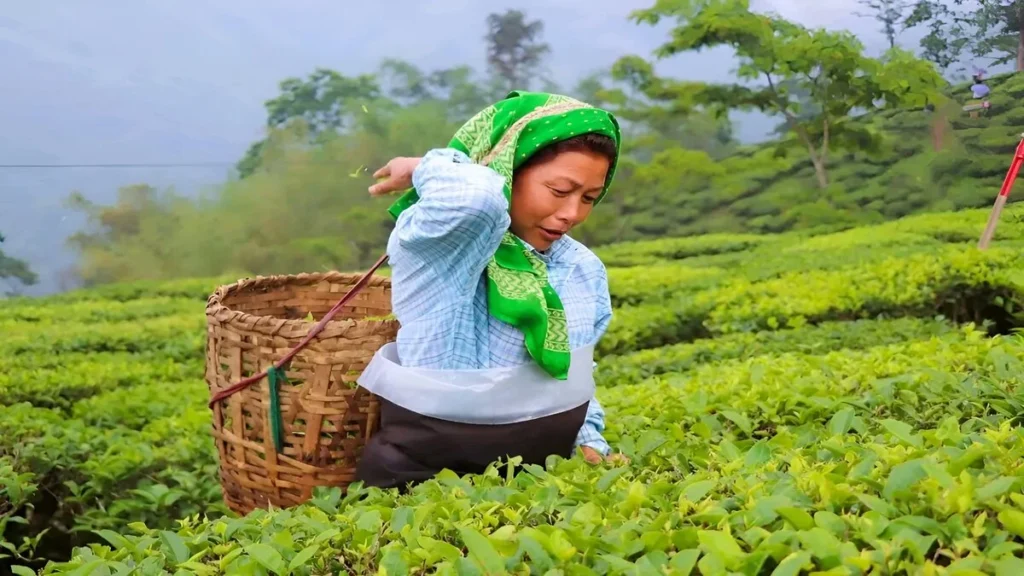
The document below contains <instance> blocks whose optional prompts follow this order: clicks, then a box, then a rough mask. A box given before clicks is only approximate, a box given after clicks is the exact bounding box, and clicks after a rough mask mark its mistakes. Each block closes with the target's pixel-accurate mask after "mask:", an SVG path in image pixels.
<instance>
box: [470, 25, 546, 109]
mask: <svg viewBox="0 0 1024 576" xmlns="http://www.w3.org/2000/svg"><path fill="white" fill-rule="evenodd" d="M543 32H544V23H543V22H541V21H540V20H534V21H532V22H527V21H526V15H525V14H524V13H523V12H522V11H520V10H507V11H505V13H504V14H490V15H489V16H487V34H486V35H485V36H484V39H485V40H486V41H487V63H488V64H489V65H490V66H491V68H492V70H493V71H494V73H495V74H496V75H497V77H498V78H500V79H502V80H503V81H504V88H505V91H506V92H508V91H510V90H525V89H529V87H530V80H531V79H532V77H533V75H534V74H535V73H537V72H538V71H539V69H540V66H541V63H542V62H543V60H544V57H545V56H546V55H547V54H548V53H549V52H550V51H551V48H550V47H549V46H548V45H547V43H545V42H542V41H541V40H540V37H541V35H542V34H543Z"/></svg>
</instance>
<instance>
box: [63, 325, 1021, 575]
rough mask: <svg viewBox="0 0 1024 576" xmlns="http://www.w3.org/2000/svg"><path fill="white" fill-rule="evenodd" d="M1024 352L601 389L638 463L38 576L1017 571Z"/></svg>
mask: <svg viewBox="0 0 1024 576" xmlns="http://www.w3.org/2000/svg"><path fill="white" fill-rule="evenodd" d="M1021 357H1024V340H1022V339H1021V338H1020V337H1000V338H995V339H990V338H987V337H985V336H984V335H982V334H980V333H974V334H973V335H972V336H970V337H968V338H963V337H962V336H961V335H959V334H957V333H951V334H949V335H947V336H945V337H935V338H931V339H928V340H922V341H915V342H909V343H900V344H890V345H884V346H875V347H872V348H867V349H864V350H841V351H834V352H830V353H827V354H823V355H806V354H800V353H780V354H769V355H766V356H762V357H757V358H748V359H737V360H733V361H727V362H722V363H719V364H716V365H714V366H708V367H702V368H698V369H696V370H694V371H691V372H689V373H686V374H677V375H675V374H663V375H661V376H658V377H656V378H654V379H652V380H648V381H644V382H641V383H638V384H631V385H624V386H617V387H614V388H610V389H607V390H606V393H605V395H604V397H603V400H604V401H605V403H606V405H607V407H608V409H609V411H610V412H611V413H612V414H614V415H615V417H614V418H612V419H611V422H610V428H611V432H610V434H609V435H610V437H611V438H612V439H613V442H614V443H615V444H616V445H617V446H618V447H620V448H622V449H623V451H624V452H625V453H626V454H628V455H629V456H631V458H632V461H631V462H630V463H629V464H628V465H623V466H613V465H605V466H600V467H594V466H590V465H587V464H585V463H583V462H582V461H580V460H579V459H573V460H561V459H559V458H551V459H550V460H549V463H548V466H547V467H544V468H542V467H539V466H527V467H526V469H525V472H524V473H522V474H519V475H513V474H512V470H511V469H510V468H507V467H506V466H504V465H495V466H493V467H492V468H491V469H490V470H489V471H488V472H487V473H485V474H483V475H480V476H475V477H466V478H459V477H456V476H455V475H453V474H449V473H444V474H441V475H440V477H439V478H437V479H435V480H432V481H430V482H427V483H426V484H424V485H421V486H419V487H417V488H415V489H413V490H412V491H410V492H409V493H408V494H405V495H398V494H397V493H395V492H391V491H381V490H377V489H361V488H360V487H358V486H356V487H353V489H351V490H349V492H348V493H347V494H346V495H344V496H343V495H342V494H341V493H340V491H338V490H325V491H321V493H320V494H319V495H318V497H317V499H316V500H314V501H312V502H310V503H308V504H306V505H303V506H299V507H296V508H293V509H289V510H282V511H273V512H266V511H261V512H256V513H254V514H251V515H250V516H248V517H246V518H242V519H236V518H221V519H213V520H203V519H201V518H199V517H197V516H193V517H189V518H183V519H182V522H181V526H180V527H177V528H174V529H167V528H163V529H158V528H151V527H149V526H146V525H142V524H134V525H132V526H131V527H130V528H129V529H128V530H124V531H121V532H116V531H105V532H103V533H102V536H103V538H104V539H105V540H106V542H107V544H106V545H102V546H94V547H92V548H89V549H86V548H82V549H79V550H78V551H77V552H76V554H75V557H74V558H73V559H72V560H71V561H70V562H67V563H53V564H51V565H49V566H48V567H47V568H46V569H45V570H44V571H43V573H44V574H71V573H92V572H93V571H97V570H104V571H107V572H109V573H112V574H113V573H129V572H130V571H133V570H134V572H135V573H139V574H160V573H173V572H175V571H183V572H182V573H184V572H189V573H194V574H323V573H350V574H451V575H456V574H499V573H518V574H527V573H536V574H545V573H563V574H580V575H583V574H586V575H591V574H644V575H646V574H652V575H653V574H683V575H685V574H697V573H699V574H704V575H726V574H742V575H748V576H754V575H762V574H764V575H767V574H775V575H792V576H796V575H798V574H829V575H850V576H853V575H866V574H935V575H953V574H990V575H998V576H1002V575H1010V574H1016V573H1021V572H1020V571H1021V570H1024V560H1021V557H1020V551H1021V550H1022V548H1024V544H1022V542H1024V497H1022V496H1021V488H1022V487H1024V464H1022V460H1021V456H1022V455H1024V432H1022V430H1021V429H1020V428H1019V427H1017V426H1014V425H1013V419H1014V418H1015V417H1019V414H1021V413H1022V410H1024V395H1022V393H1021V390H1020V385H1021V375H1022V374H1024V364H1022V362H1021V359H1020V358H1021ZM652 405H657V406H658V410H654V411H652V410H649V408H648V407H649V406H652ZM553 570H554V571H557V572H552V571H553Z"/></svg>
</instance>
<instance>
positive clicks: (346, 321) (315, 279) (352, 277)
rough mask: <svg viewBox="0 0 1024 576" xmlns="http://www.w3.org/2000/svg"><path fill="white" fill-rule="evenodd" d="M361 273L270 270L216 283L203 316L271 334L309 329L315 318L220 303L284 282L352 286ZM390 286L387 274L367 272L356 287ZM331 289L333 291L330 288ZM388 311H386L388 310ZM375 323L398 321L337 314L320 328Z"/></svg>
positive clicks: (340, 294) (388, 324)
mask: <svg viewBox="0 0 1024 576" xmlns="http://www.w3.org/2000/svg"><path fill="white" fill-rule="evenodd" d="M362 277H363V274H357V273H349V272H302V273H298V274H274V275H268V276H253V277H249V278H242V279H239V280H238V281H236V282H233V283H231V284H225V285H222V286H219V287H218V288H217V289H216V290H215V291H214V292H213V293H212V294H210V296H209V298H208V299H207V302H206V316H208V317H211V318H215V319H216V320H217V321H218V322H221V323H223V324H233V323H238V324H240V325H245V326H246V327H248V328H249V329H250V330H257V331H259V332H263V333H266V334H268V335H273V334H275V333H277V332H279V331H280V330H281V329H282V328H285V327H293V328H299V329H301V328H303V327H308V328H309V329H312V328H313V327H314V326H316V324H317V321H316V320H314V321H309V320H306V319H305V318H281V317H278V316H272V315H271V316H268V315H259V314H251V313H249V312H245V311H242V310H238V309H236V308H232V307H231V306H229V305H227V304H225V303H224V301H225V300H227V299H228V298H230V297H231V296H234V295H237V294H241V293H243V292H254V291H259V290H263V291H266V292H272V291H273V290H274V289H278V288H283V287H287V286H315V285H317V284H322V283H329V284H348V285H351V286H354V285H355V284H356V283H357V282H359V279H360V278H362ZM380 287H383V288H386V289H390V288H391V278H389V277H387V276H378V275H371V276H370V278H369V279H368V280H367V282H366V284H365V285H364V286H363V287H362V288H361V289H360V290H359V291H358V292H362V291H363V290H365V289H367V288H380ZM332 293H333V292H332ZM337 294H338V299H341V298H342V297H343V296H344V295H345V292H338V293H337ZM349 305H350V306H353V307H358V306H359V304H358V303H350V304H349ZM390 313H391V312H390V311H389V312H388V314H390ZM374 324H376V325H378V326H380V328H382V329H390V328H392V327H394V326H396V325H397V324H398V320H397V319H383V318H382V319H376V320H367V319H364V318H339V317H334V318H331V320H330V321H328V323H327V325H326V326H325V327H324V329H325V330H326V329H328V328H331V329H332V332H335V331H337V330H338V329H342V330H343V329H344V328H349V327H356V326H360V327H366V326H368V325H369V326H372V325H374Z"/></svg>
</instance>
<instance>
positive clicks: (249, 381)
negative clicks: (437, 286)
mask: <svg viewBox="0 0 1024 576" xmlns="http://www.w3.org/2000/svg"><path fill="white" fill-rule="evenodd" d="M387 259H388V255H387V254H383V255H381V257H380V258H378V259H377V262H376V263H375V264H374V265H373V266H372V267H371V268H370V269H369V270H367V272H366V273H365V274H363V277H362V278H360V279H359V281H358V282H356V283H355V285H354V286H352V288H350V289H349V291H348V292H347V293H345V295H344V296H342V297H341V300H339V301H338V303H337V304H335V305H334V307H333V308H331V309H330V310H329V311H328V312H327V314H325V315H324V317H323V318H321V319H320V322H317V324H316V326H314V327H313V329H312V330H310V331H309V334H306V337H305V338H303V339H302V341H301V342H299V343H298V344H297V345H296V346H295V348H292V349H291V351H290V352H288V353H287V354H285V356H284V358H281V359H280V360H278V361H277V362H275V363H274V365H273V368H275V369H277V370H280V369H281V368H282V367H283V366H285V365H287V364H288V363H289V362H291V360H292V358H294V357H295V355H296V354H298V353H299V351H300V350H302V349H303V348H305V347H306V345H307V344H309V343H310V341H312V340H313V338H315V337H316V335H317V334H319V333H320V331H321V330H323V329H324V327H325V326H327V323H328V322H330V321H331V319H332V318H334V315H335V314H337V313H338V311H339V310H341V308H342V307H343V306H345V304H348V301H349V300H351V299H352V297H353V296H355V295H356V294H357V293H359V291H360V290H362V289H363V288H365V287H366V283H367V282H369V280H370V276H373V273H374V272H376V271H377V269H378V268H380V267H381V265H383V264H384V262H386V261H387ZM267 372H268V370H264V371H263V372H260V373H259V374H256V375H254V376H250V377H248V378H246V379H245V380H242V381H241V382H239V383H237V384H233V385H231V386H229V387H227V388H225V389H223V390H221V391H220V392H218V393H216V394H214V395H213V398H212V399H211V400H210V403H209V404H207V406H209V407H210V408H213V405H214V404H216V403H217V402H220V401H221V400H223V399H225V398H227V397H228V396H231V395H232V394H234V393H235V392H238V391H239V390H242V389H243V388H248V387H249V386H252V385H253V384H255V383H256V382H259V381H260V379H262V378H263V377H264V376H266V375H267ZM279 373H280V372H279Z"/></svg>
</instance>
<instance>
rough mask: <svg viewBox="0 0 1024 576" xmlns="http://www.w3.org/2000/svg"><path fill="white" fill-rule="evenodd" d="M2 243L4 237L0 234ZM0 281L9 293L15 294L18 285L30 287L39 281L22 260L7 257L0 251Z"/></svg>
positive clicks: (0, 242)
mask: <svg viewBox="0 0 1024 576" xmlns="http://www.w3.org/2000/svg"><path fill="white" fill-rule="evenodd" d="M3 242H4V235H3V234H0V244H2V243H3ZM0 280H3V281H4V283H5V284H7V286H8V287H9V288H10V290H9V291H8V292H9V293H16V292H17V290H18V287H19V285H21V286H32V285H33V284H35V283H37V282H38V281H39V276H37V275H36V273H35V272H33V271H32V269H31V268H29V265H28V264H27V263H25V262H24V261H23V260H18V259H17V258H13V257H11V256H8V255H6V254H4V252H3V250H0Z"/></svg>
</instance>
